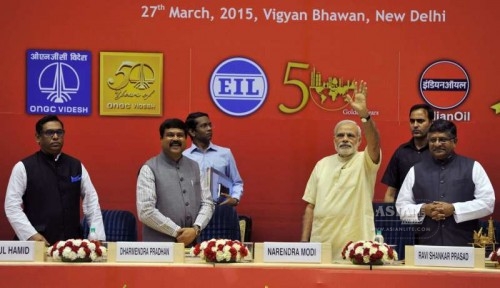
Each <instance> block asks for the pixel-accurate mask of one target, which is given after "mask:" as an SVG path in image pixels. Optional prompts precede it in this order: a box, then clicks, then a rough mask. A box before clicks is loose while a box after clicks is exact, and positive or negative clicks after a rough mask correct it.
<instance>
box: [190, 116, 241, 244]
mask: <svg viewBox="0 0 500 288" xmlns="http://www.w3.org/2000/svg"><path fill="white" fill-rule="evenodd" d="M186 125H187V127H188V133H189V136H190V137H191V140H192V142H193V144H192V145H191V147H190V148H189V149H186V150H185V151H184V152H183V154H184V156H186V157H189V158H191V159H193V160H195V161H196V162H198V164H199V166H200V170H201V177H209V175H206V173H207V169H208V168H213V169H216V170H218V171H219V172H222V173H224V174H225V175H226V176H227V177H228V178H229V179H231V181H232V187H221V191H220V195H213V197H214V201H216V202H217V205H216V207H215V212H214V215H213V216H212V219H211V220H210V223H209V224H208V226H207V227H206V228H205V229H204V230H203V231H202V232H201V240H202V241H205V240H209V239H212V238H223V239H231V240H241V236H240V228H239V222H238V214H237V213H236V208H235V207H236V206H237V205H238V204H239V203H240V199H241V196H242V195H243V180H242V179H241V177H240V173H239V172H238V168H237V167H236V161H235V160H234V157H233V154H232V153H231V150H230V149H228V148H225V147H221V146H218V145H215V144H213V143H212V142H211V141H212V131H213V130H212V122H210V119H209V117H208V114H207V113H204V112H195V113H191V114H189V115H188V117H187V118H186ZM213 192H218V191H213ZM219 196H220V197H219Z"/></svg>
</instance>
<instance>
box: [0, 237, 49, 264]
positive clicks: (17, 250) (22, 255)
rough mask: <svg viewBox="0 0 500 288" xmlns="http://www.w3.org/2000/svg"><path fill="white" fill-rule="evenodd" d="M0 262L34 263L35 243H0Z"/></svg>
mask: <svg viewBox="0 0 500 288" xmlns="http://www.w3.org/2000/svg"><path fill="white" fill-rule="evenodd" d="M42 244H43V243H42ZM0 261H35V241H0Z"/></svg>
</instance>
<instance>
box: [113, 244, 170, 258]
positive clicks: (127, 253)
mask: <svg viewBox="0 0 500 288" xmlns="http://www.w3.org/2000/svg"><path fill="white" fill-rule="evenodd" d="M116 262H174V243H173V242H116Z"/></svg>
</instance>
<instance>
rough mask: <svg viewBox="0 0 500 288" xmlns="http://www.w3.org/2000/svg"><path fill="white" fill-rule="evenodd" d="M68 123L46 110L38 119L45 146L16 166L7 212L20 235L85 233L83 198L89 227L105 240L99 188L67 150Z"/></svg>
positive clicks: (41, 237)
mask: <svg viewBox="0 0 500 288" xmlns="http://www.w3.org/2000/svg"><path fill="white" fill-rule="evenodd" d="M64 135H65V130H64V125H63V123H62V121H61V120H59V118H58V117H57V116H55V115H47V116H45V117H43V118H41V119H40V120H38V122H37V123H36V125H35V138H36V142H37V143H38V145H39V146H40V150H39V151H37V152H36V153H35V154H33V155H31V156H29V157H27V158H25V159H23V160H21V161H19V162H18V163H17V164H16V165H15V166H14V168H13V169H12V174H11V176H10V180H9V183H8V185H7V192H6V195H5V214H6V215H7V218H8V220H9V222H10V224H11V226H12V228H13V229H14V232H15V233H16V236H17V238H18V239H19V240H23V241H26V240H32V241H42V242H45V244H46V245H52V244H54V243H55V242H57V241H59V240H67V239H71V238H82V237H83V235H82V231H81V228H80V199H82V200H83V201H82V206H83V213H84V214H85V216H86V218H87V219H88V225H89V227H94V228H95V231H96V233H97V237H98V239H99V240H106V235H105V232H104V225H103V221H102V214H101V208H100V206H99V199H98V196H97V192H96V190H95V188H94V185H93V184H92V181H91V180H90V176H89V174H88V172H87V170H86V169H85V167H84V166H83V164H82V163H81V162H80V161H79V160H78V159H76V158H73V157H71V156H69V155H68V154H65V153H62V152H61V151H62V148H63V145H64Z"/></svg>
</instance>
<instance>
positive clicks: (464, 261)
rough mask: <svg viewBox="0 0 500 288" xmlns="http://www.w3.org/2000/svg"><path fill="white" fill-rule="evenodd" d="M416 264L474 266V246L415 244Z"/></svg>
mask: <svg viewBox="0 0 500 288" xmlns="http://www.w3.org/2000/svg"><path fill="white" fill-rule="evenodd" d="M414 251H415V252H414V259H415V266H445V267H474V248H473V247H457V246H426V245H415V250H414Z"/></svg>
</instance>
